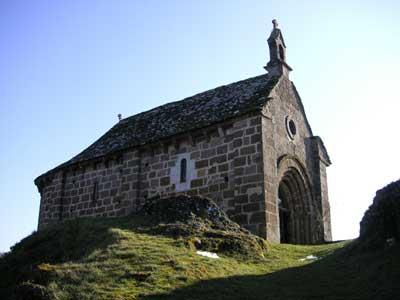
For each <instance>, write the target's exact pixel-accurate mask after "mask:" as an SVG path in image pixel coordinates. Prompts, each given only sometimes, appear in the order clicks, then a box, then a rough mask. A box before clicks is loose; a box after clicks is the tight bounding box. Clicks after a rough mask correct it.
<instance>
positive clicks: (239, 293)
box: [0, 218, 400, 299]
mask: <svg viewBox="0 0 400 300" xmlns="http://www.w3.org/2000/svg"><path fill="white" fill-rule="evenodd" d="M311 254H313V255H315V256H317V257H319V258H320V259H318V260H317V261H315V262H310V261H300V259H301V258H304V257H306V256H307V255H311ZM24 281H28V282H34V283H38V284H41V285H44V286H46V287H47V289H48V290H49V291H51V292H52V293H53V294H54V295H55V296H56V297H57V298H58V299H396V298H398V297H400V290H399V286H400V258H399V247H398V246H392V247H389V248H383V249H380V250H374V251H365V252H360V251H359V250H357V249H356V247H353V246H352V243H349V242H341V243H332V244H325V245H318V246H295V245H268V251H267V252H266V253H265V254H264V257H245V256H240V255H239V256H235V255H233V256H232V255H230V256H227V255H223V254H221V258H220V259H210V258H206V257H202V256H199V255H197V254H196V252H195V250H194V249H193V248H191V247H189V246H188V242H187V240H185V239H173V238H169V237H165V236H161V235H155V234H154V233H152V232H149V231H146V230H145V229H144V227H143V222H139V221H133V220H132V219H129V218H118V219H117V218H116V219H106V220H104V219H81V220H74V221H69V222H66V223H64V224H62V225H61V226H56V227H54V228H52V229H49V230H44V231H41V232H39V233H34V234H32V235H31V236H29V237H27V238H25V239H24V240H22V241H21V242H20V243H18V244H17V245H16V246H14V248H13V250H12V252H11V253H8V254H7V255H6V256H5V257H3V258H0V299H12V296H11V295H12V291H13V290H14V289H15V287H16V286H17V284H19V283H21V282H24Z"/></svg>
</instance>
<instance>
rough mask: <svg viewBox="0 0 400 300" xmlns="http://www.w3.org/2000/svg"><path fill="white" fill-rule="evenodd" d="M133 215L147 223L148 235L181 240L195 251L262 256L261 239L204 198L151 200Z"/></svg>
mask: <svg viewBox="0 0 400 300" xmlns="http://www.w3.org/2000/svg"><path fill="white" fill-rule="evenodd" d="M136 215H137V216H142V217H145V219H147V220H150V222H151V224H149V225H148V228H147V232H152V233H154V234H162V235H167V236H172V237H175V238H183V239H185V240H186V242H187V243H188V244H189V246H190V247H194V248H196V249H197V250H207V251H212V252H217V253H225V254H228V255H234V256H263V255H264V252H265V251H266V244H265V241H264V240H263V239H261V238H259V237H258V236H255V235H253V234H251V233H250V232H249V231H247V230H246V229H244V228H242V227H240V226H239V224H237V223H235V222H233V221H231V220H230V219H229V218H228V216H227V215H226V214H225V212H224V211H223V210H222V209H221V208H219V207H218V205H217V204H216V203H215V202H213V201H212V200H210V199H208V198H205V197H199V196H193V197H192V196H187V195H177V196H174V197H168V198H152V199H149V200H147V202H146V203H145V204H144V206H143V208H142V209H141V210H140V211H139V212H138V213H137V214H136Z"/></svg>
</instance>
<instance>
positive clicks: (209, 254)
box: [196, 251, 219, 258]
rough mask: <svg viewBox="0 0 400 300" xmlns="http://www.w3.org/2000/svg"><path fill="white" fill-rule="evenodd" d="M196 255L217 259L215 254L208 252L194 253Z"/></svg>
mask: <svg viewBox="0 0 400 300" xmlns="http://www.w3.org/2000/svg"><path fill="white" fill-rule="evenodd" d="M196 253H197V254H198V255H201V256H205V257H209V258H219V256H218V255H217V253H213V252H208V251H196Z"/></svg>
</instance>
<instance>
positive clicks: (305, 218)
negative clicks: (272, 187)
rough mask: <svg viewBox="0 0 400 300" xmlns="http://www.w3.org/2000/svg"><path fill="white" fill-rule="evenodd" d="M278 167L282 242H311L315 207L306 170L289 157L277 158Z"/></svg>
mask: <svg viewBox="0 0 400 300" xmlns="http://www.w3.org/2000/svg"><path fill="white" fill-rule="evenodd" d="M277 167H278V186H277V191H276V197H277V202H278V206H279V228H280V236H281V242H283V243H293V244H309V243H312V242H313V240H314V238H313V234H312V228H313V217H312V216H313V215H314V207H313V196H312V189H311V183H310V180H309V176H308V173H307V170H306V169H305V167H304V166H303V164H302V163H301V162H300V161H299V160H298V159H297V158H296V157H294V156H289V155H285V156H282V157H280V158H279V159H278V166H277Z"/></svg>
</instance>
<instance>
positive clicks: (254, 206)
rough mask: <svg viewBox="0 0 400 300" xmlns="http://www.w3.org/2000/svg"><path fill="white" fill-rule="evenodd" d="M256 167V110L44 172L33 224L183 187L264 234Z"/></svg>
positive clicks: (119, 206) (132, 203) (117, 209)
mask: <svg viewBox="0 0 400 300" xmlns="http://www.w3.org/2000/svg"><path fill="white" fill-rule="evenodd" d="M183 159H185V160H186V163H187V174H186V180H185V182H181V178H180V171H181V170H180V164H181V161H182V160H183ZM262 173H263V160H262V145H261V116H246V117H243V118H240V119H237V120H233V121H228V122H225V123H223V124H219V126H214V127H209V128H205V129H203V130H201V131H199V132H193V133H191V134H190V135H182V136H177V137H174V139H171V140H168V141H162V142H160V143H159V144H155V145H149V146H146V147H144V148H143V147H142V148H140V149H132V150H128V151H126V152H124V153H121V154H119V155H114V156H113V157H106V158H101V159H98V160H97V161H91V162H89V163H86V164H82V165H80V166H74V167H72V168H68V169H67V170H61V171H58V172H57V173H56V174H53V175H50V176H47V178H48V180H47V182H43V183H42V184H41V187H40V188H39V189H40V191H41V207H40V216H39V228H42V227H44V226H45V225H47V224H50V223H54V222H58V221H60V220H64V219H68V218H74V217H83V216H104V217H112V216H119V215H127V214H128V213H130V212H132V211H136V210H137V209H139V208H140V207H141V205H142V204H143V202H144V201H145V199H146V198H148V197H153V196H167V195H174V194H177V193H187V194H189V195H203V196H207V197H210V198H212V199H213V200H214V201H215V202H216V203H217V204H218V205H219V206H220V207H222V208H223V209H224V210H225V211H226V212H227V213H228V215H229V216H230V217H231V218H232V219H233V220H234V221H236V222H238V223H239V224H241V225H243V226H244V227H245V228H248V229H249V230H251V231H252V232H254V233H256V234H258V235H260V236H263V237H265V233H266V231H265V204H264V195H263V174H262Z"/></svg>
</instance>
